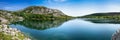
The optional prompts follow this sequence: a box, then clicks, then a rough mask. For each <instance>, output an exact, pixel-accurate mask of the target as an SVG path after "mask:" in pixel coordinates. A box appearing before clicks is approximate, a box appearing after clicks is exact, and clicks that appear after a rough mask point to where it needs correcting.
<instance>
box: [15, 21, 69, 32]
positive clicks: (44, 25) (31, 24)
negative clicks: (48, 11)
mask: <svg viewBox="0 0 120 40" xmlns="http://www.w3.org/2000/svg"><path fill="white" fill-rule="evenodd" d="M65 21H67V20H54V21H30V20H24V21H21V22H16V23H14V24H20V25H24V26H25V27H28V28H31V29H37V30H45V29H48V28H52V27H58V26H60V25H61V24H62V23H64V22H65Z"/></svg>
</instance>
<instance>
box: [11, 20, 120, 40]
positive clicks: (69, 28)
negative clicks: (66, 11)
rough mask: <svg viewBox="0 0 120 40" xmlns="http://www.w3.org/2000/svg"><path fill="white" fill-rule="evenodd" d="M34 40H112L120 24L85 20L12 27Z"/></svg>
mask: <svg viewBox="0 0 120 40" xmlns="http://www.w3.org/2000/svg"><path fill="white" fill-rule="evenodd" d="M10 26H11V27H12V28H17V29H19V30H21V31H22V32H23V33H24V34H26V35H29V36H30V37H32V39H33V40H111V36H112V34H113V33H114V32H115V31H116V30H118V29H119V28H120V24H119V23H114V22H110V21H108V20H107V21H105V20H102V21H101V22H100V21H95V20H94V21H93V20H85V19H72V20H55V21H23V22H17V23H13V24H11V25H10Z"/></svg>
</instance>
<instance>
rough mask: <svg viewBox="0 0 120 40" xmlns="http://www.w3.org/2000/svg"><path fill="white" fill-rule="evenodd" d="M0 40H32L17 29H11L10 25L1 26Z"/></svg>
mask: <svg viewBox="0 0 120 40" xmlns="http://www.w3.org/2000/svg"><path fill="white" fill-rule="evenodd" d="M0 40H31V39H30V38H28V37H27V36H25V35H24V34H22V33H21V31H20V30H17V29H16V28H10V27H9V26H8V25H5V24H1V25H0Z"/></svg>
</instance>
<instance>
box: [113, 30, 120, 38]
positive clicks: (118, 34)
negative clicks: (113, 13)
mask: <svg viewBox="0 0 120 40" xmlns="http://www.w3.org/2000/svg"><path fill="white" fill-rule="evenodd" d="M111 40H120V29H119V30H117V31H116V32H115V33H114V34H113V35H112V39H111Z"/></svg>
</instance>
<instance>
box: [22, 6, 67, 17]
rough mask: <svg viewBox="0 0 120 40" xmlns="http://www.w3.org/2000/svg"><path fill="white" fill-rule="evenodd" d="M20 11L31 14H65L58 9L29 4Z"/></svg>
mask: <svg viewBox="0 0 120 40" xmlns="http://www.w3.org/2000/svg"><path fill="white" fill-rule="evenodd" d="M22 12H25V13H32V14H53V16H66V15H65V14H64V13H63V12H61V11H60V10H57V9H51V8H47V7H44V6H30V7H27V8H25V9H24V10H23V11H22Z"/></svg>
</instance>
